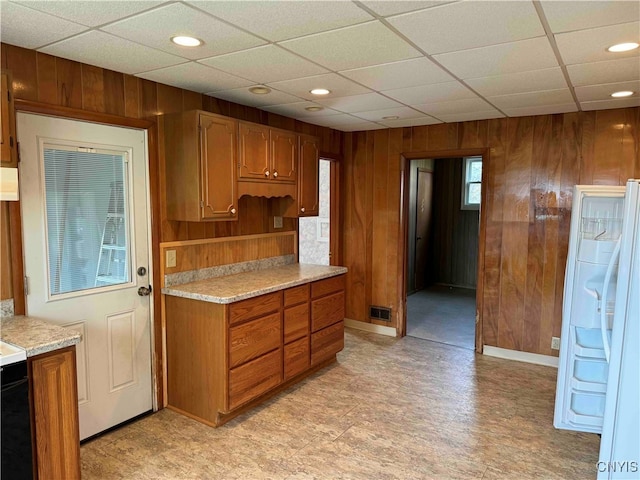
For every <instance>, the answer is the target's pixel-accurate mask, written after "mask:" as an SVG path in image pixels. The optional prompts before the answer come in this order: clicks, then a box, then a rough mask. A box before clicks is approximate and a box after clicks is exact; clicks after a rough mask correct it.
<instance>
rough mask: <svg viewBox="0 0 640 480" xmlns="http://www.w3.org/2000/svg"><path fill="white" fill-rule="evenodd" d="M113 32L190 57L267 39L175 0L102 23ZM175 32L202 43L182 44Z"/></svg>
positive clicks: (255, 43)
mask: <svg viewBox="0 0 640 480" xmlns="http://www.w3.org/2000/svg"><path fill="white" fill-rule="evenodd" d="M102 30H105V31H107V32H109V33H112V34H114V35H118V36H120V37H123V38H126V39H128V40H133V41H135V42H138V43H142V44H143V45H147V46H149V47H154V48H157V49H159V50H163V51H165V52H169V53H172V54H174V55H180V56H181V57H185V58H188V59H191V60H196V59H199V58H206V57H211V56H213V55H220V54H223V53H229V52H235V51H238V50H242V49H245V48H250V47H255V46H257V45H262V44H264V43H266V42H265V41H264V40H261V39H259V38H258V37H255V36H253V35H250V34H248V33H246V32H243V31H242V30H239V29H237V28H235V27H232V26H230V25H227V24H226V23H223V22H221V21H220V20H216V19H215V18H211V16H209V15H207V14H205V13H202V12H200V11H198V10H195V9H193V8H191V7H188V6H186V5H183V4H180V3H173V4H171V5H167V6H165V7H162V8H157V9H155V10H152V11H150V12H145V13H141V14H140V15H136V16H134V17H130V18H127V19H126V20H122V21H120V22H117V23H114V24H112V25H108V26H106V27H103V28H102ZM175 35H190V36H192V37H196V38H199V39H200V40H202V41H203V42H204V44H203V45H201V46H199V47H195V48H189V47H181V46H179V45H176V44H175V43H173V42H172V41H171V37H173V36H175Z"/></svg>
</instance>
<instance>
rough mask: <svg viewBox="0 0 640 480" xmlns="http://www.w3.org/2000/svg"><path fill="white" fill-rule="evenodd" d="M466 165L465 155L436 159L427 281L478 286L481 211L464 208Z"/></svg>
mask: <svg viewBox="0 0 640 480" xmlns="http://www.w3.org/2000/svg"><path fill="white" fill-rule="evenodd" d="M462 168H463V160H462V158H441V159H439V160H436V161H435V165H434V169H433V199H432V202H433V203H432V209H433V214H432V219H433V220H432V228H431V239H430V242H429V245H430V246H431V248H430V252H429V266H428V268H427V281H428V283H442V284H445V285H455V286H459V287H468V288H475V287H476V280H477V276H478V274H477V272H478V235H479V233H480V232H479V231H478V227H479V223H480V214H479V213H480V212H479V211H478V210H462V209H461V208H460V206H461V202H462Z"/></svg>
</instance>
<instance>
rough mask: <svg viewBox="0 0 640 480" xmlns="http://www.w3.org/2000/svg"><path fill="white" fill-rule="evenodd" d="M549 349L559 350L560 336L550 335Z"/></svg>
mask: <svg viewBox="0 0 640 480" xmlns="http://www.w3.org/2000/svg"><path fill="white" fill-rule="evenodd" d="M551 350H560V338H559V337H551Z"/></svg>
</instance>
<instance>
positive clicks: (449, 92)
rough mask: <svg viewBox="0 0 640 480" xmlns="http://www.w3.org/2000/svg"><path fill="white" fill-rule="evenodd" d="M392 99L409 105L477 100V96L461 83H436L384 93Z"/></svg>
mask: <svg viewBox="0 0 640 480" xmlns="http://www.w3.org/2000/svg"><path fill="white" fill-rule="evenodd" d="M383 93H384V94H385V95H388V96H389V97H391V98H395V99H396V100H398V101H400V102H402V103H405V104H407V105H417V104H424V103H436V102H447V101H450V100H461V99H464V98H476V97H477V96H476V94H475V93H473V92H472V91H471V90H469V89H468V88H467V87H465V86H464V85H462V84H461V83H460V82H446V83H436V84H433V85H421V86H419V87H408V88H399V89H396V90H385V91H384V92H383Z"/></svg>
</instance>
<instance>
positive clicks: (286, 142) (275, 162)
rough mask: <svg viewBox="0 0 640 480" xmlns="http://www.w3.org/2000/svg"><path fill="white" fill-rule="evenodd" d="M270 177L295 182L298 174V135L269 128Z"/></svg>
mask: <svg viewBox="0 0 640 480" xmlns="http://www.w3.org/2000/svg"><path fill="white" fill-rule="evenodd" d="M270 138H271V170H272V171H271V178H272V179H273V180H274V181H277V182H283V183H295V182H296V180H297V178H296V176H297V175H298V171H297V164H298V136H297V135H296V134H295V133H293V132H285V131H282V130H271V133H270Z"/></svg>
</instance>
